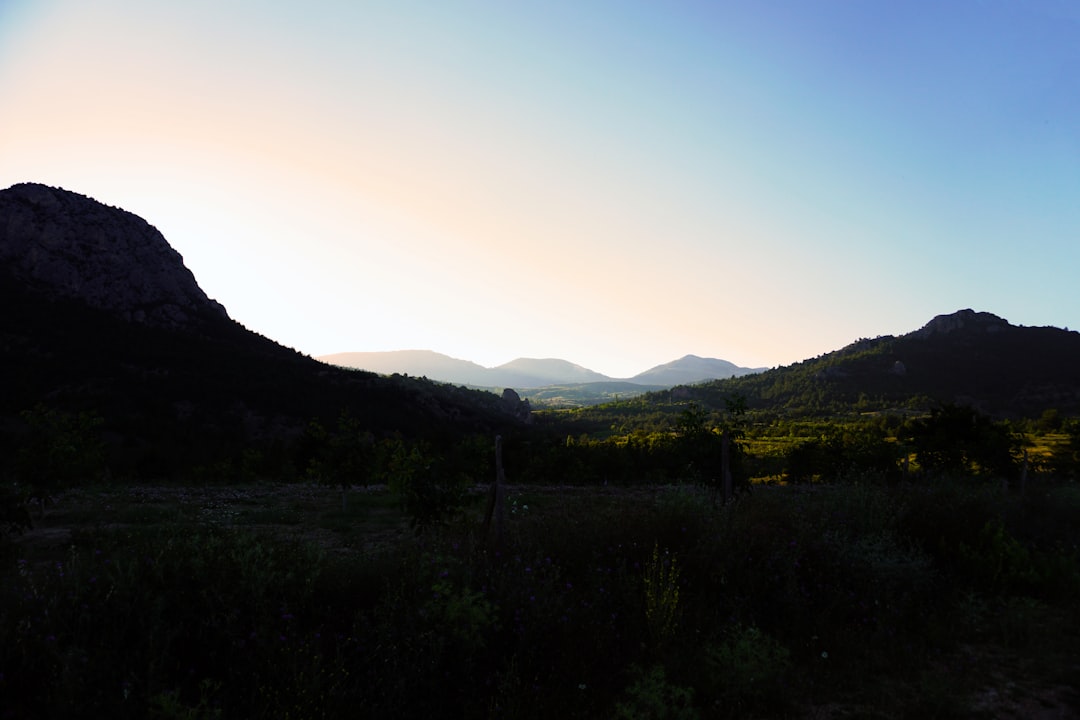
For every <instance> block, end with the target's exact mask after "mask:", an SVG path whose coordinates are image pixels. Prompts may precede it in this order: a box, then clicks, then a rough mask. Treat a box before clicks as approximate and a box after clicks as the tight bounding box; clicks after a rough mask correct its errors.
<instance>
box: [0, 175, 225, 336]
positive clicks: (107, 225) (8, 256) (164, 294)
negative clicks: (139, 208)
mask: <svg viewBox="0 0 1080 720" xmlns="http://www.w3.org/2000/svg"><path fill="white" fill-rule="evenodd" d="M0 272H3V273H6V274H8V275H9V276H10V277H12V279H14V280H15V281H17V282H21V283H23V284H24V285H26V286H27V287H30V288H32V289H34V290H36V291H39V292H41V293H44V294H45V295H47V296H52V297H63V298H74V299H78V300H82V301H84V302H86V303H87V304H88V305H91V306H92V307H96V308H99V309H102V310H108V311H111V312H114V313H116V314H117V315H119V316H120V317H123V318H124V319H126V320H129V321H132V322H137V323H142V324H146V325H153V326H159V327H167V328H182V327H188V326H190V325H191V324H192V323H194V322H195V321H196V320H197V319H198V318H200V317H207V316H216V317H221V318H226V317H228V316H227V314H226V312H225V308H224V307H222V306H221V304H220V303H218V302H216V301H214V300H211V299H210V298H208V297H207V296H206V293H204V292H203V291H202V289H200V288H199V286H198V284H197V283H196V282H195V277H194V275H192V273H191V271H190V270H188V269H187V268H186V267H185V266H184V260H183V258H182V257H181V256H180V253H178V252H176V250H174V249H173V248H172V247H171V246H170V245H169V243H168V242H166V240H165V238H164V237H163V236H162V235H161V233H160V232H158V231H157V229H156V228H154V226H152V225H150V223H148V222H146V221H145V220H143V219H142V218H140V217H138V216H137V215H134V214H132V213H129V212H127V211H125V210H121V209H119V208H114V207H110V206H108V205H104V204H102V203H99V202H97V201H96V200H93V199H91V198H88V197H86V196H84V195H79V194H78V193H73V192H70V191H67V190H63V189H60V188H52V187H48V186H45V185H38V184H34V183H22V184H19V185H13V186H12V187H10V188H8V189H7V190H3V191H0Z"/></svg>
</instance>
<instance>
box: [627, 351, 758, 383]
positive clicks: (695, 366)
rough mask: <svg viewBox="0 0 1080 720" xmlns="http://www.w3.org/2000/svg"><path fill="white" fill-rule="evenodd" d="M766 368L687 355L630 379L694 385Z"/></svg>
mask: <svg viewBox="0 0 1080 720" xmlns="http://www.w3.org/2000/svg"><path fill="white" fill-rule="evenodd" d="M764 369H765V368H745V367H739V366H738V365H736V364H735V363H732V362H728V361H727V360H718V359H716V358H702V357H698V356H697V355H686V356H684V357H681V358H679V359H678V360H673V361H672V362H669V363H666V364H664V365H657V366H656V367H654V368H651V369H649V370H646V371H645V372H643V373H639V374H637V375H635V376H634V377H632V378H630V381H631V382H636V383H640V384H642V385H666V386H669V387H671V386H674V385H692V384H695V383H700V382H705V381H706V380H722V379H724V378H729V377H739V376H741V375H750V374H752V373H758V372H761V371H763V370H764Z"/></svg>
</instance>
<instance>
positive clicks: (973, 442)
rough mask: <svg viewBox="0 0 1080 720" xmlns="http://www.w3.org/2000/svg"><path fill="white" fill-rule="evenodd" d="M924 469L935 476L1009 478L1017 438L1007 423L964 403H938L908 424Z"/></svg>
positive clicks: (1017, 442) (1016, 446)
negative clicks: (995, 419)
mask: <svg viewBox="0 0 1080 720" xmlns="http://www.w3.org/2000/svg"><path fill="white" fill-rule="evenodd" d="M908 433H909V439H910V442H911V446H912V448H913V449H914V450H915V457H916V459H917V460H918V463H919V465H920V466H921V467H922V468H923V470H925V471H927V472H930V473H932V474H938V475H980V476H986V477H1012V476H1013V475H1014V474H1015V473H1016V469H1017V462H1016V455H1017V453H1018V450H1019V441H1018V439H1017V438H1016V437H1015V436H1014V435H1013V432H1012V429H1011V428H1010V427H1009V425H1008V423H1005V422H995V421H994V420H993V419H991V418H990V417H989V416H988V415H986V414H984V413H981V412H979V411H977V410H975V409H974V408H972V407H969V406H966V405H952V404H949V405H940V406H938V407H936V408H934V409H933V410H931V411H930V415H929V417H925V418H919V419H917V420H914V421H912V422H911V423H910V424H909V430H908Z"/></svg>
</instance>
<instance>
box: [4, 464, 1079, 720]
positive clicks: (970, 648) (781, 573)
mask: <svg viewBox="0 0 1080 720" xmlns="http://www.w3.org/2000/svg"><path fill="white" fill-rule="evenodd" d="M485 506H486V495H485V493H484V491H483V489H482V488H478V489H477V491H476V493H475V494H474V496H473V499H472V501H471V502H469V503H468V504H467V505H466V507H465V509H464V511H463V512H462V513H460V514H458V515H456V516H454V517H453V518H451V519H449V520H448V521H447V522H445V523H443V524H440V525H438V526H436V527H432V528H427V529H425V530H424V531H423V532H416V531H414V529H413V528H412V527H411V526H410V524H409V521H408V518H407V517H406V516H405V515H404V514H403V513H402V512H401V511H400V510H399V506H398V504H397V501H396V499H395V498H394V497H393V496H392V495H391V494H390V492H389V491H388V490H386V489H385V488H372V489H360V488H356V489H352V490H350V491H349V492H347V493H345V496H344V498H343V497H342V494H341V492H340V491H339V490H336V489H333V488H328V487H324V486H316V485H310V484H277V485H270V484H252V485H244V486H228V487H215V486H200V487H168V486H166V487H156V488H148V487H98V488H84V489H80V490H73V491H69V492H67V493H65V494H63V495H61V496H60V497H59V498H57V502H56V503H55V504H54V505H52V506H49V507H47V508H46V510H45V513H44V515H43V517H41V518H40V519H38V520H36V522H35V528H34V529H33V530H32V531H30V532H27V533H25V534H23V535H21V536H17V537H14V538H9V539H7V540H5V541H4V544H3V545H0V548H2V555H3V557H2V566H0V567H2V573H3V582H2V585H0V588H2V589H0V600H2V605H0V697H2V698H4V701H3V702H2V703H0V718H29V717H34V718H49V717H57V718H60V717H65V718H67V717H82V716H111V717H118V718H123V717H140V718H141V717H160V718H212V717H222V718H232V717H258V718H264V717H265V718H282V717H293V718H309V717H310V718H317V717H330V718H334V717H478V718H480V717H484V718H487V717H505V718H518V717H522V718H532V717H535V718H549V717H567V718H570V717H580V718H592V717H619V718H696V717H700V718H711V717H717V718H734V717H740V718H741V717H792V718H854V717H863V718H908V717H911V718H915V717H918V718H928V717H972V718H977V717H987V718H989V717H1018V718H1020V717H1023V718H1040V717H1042V718H1067V717H1078V716H1080V695H1078V692H1077V688H1078V687H1080V656H1078V652H1077V648H1080V617H1078V613H1077V611H1076V601H1075V598H1076V597H1077V595H1078V593H1080V550H1078V548H1080V490H1078V489H1077V488H1076V487H1075V486H1074V485H1069V484H1065V485H1045V486H1042V485H1039V484H1035V485H1033V486H1029V487H1028V488H1027V490H1026V492H1025V493H1024V494H1022V495H1021V494H1019V493H1017V492H1016V490H1015V489H1014V490H1013V491H1012V492H1006V491H1003V490H1002V488H1001V486H1000V485H999V484H990V483H984V484H980V485H976V484H972V483H969V482H955V483H950V482H936V483H934V484H932V485H931V484H910V485H901V486H897V487H885V486H879V485H821V484H814V485H810V486H803V487H776V486H758V487H756V489H755V490H754V491H753V493H751V494H748V495H743V496H740V497H739V498H738V499H737V500H736V501H735V502H734V503H731V504H729V505H727V506H723V507H721V506H718V505H717V504H716V503H715V502H714V499H713V498H712V497H711V496H710V495H709V494H708V493H706V492H704V491H702V490H699V489H697V488H695V487H690V486H663V487H637V488H607V487H536V486H510V488H509V489H508V492H507V496H506V511H505V522H504V524H503V527H504V529H503V534H502V537H501V538H496V537H495V536H494V532H493V531H492V530H489V532H488V533H487V535H486V536H482V534H481V532H480V528H481V525H482V516H483V514H484V508H485Z"/></svg>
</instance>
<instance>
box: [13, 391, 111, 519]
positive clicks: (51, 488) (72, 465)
mask: <svg viewBox="0 0 1080 720" xmlns="http://www.w3.org/2000/svg"><path fill="white" fill-rule="evenodd" d="M22 419H23V421H24V422H25V423H26V428H27V429H26V433H25V436H24V437H23V439H22V444H21V447H20V448H19V451H18V453H17V454H16V458H15V477H16V480H17V482H18V487H19V488H20V490H21V494H22V495H23V497H24V499H25V500H26V501H29V502H32V503H37V504H38V507H39V509H40V511H41V513H42V514H43V513H44V512H45V504H46V503H47V502H49V501H50V500H51V499H52V498H53V497H54V496H55V495H56V494H57V493H58V492H60V491H62V490H65V489H67V488H71V487H75V486H77V485H81V484H84V483H87V482H94V481H97V480H100V479H101V477H102V475H103V474H104V471H105V447H104V444H103V443H102V441H101V438H100V433H99V428H100V427H101V424H102V420H101V418H100V417H98V416H97V415H95V414H93V413H87V412H82V413H78V414H73V413H65V412H61V411H59V410H54V409H52V408H49V407H46V406H45V405H41V404H39V405H37V406H35V407H34V408H33V409H32V410H26V411H24V412H23V413H22Z"/></svg>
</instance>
